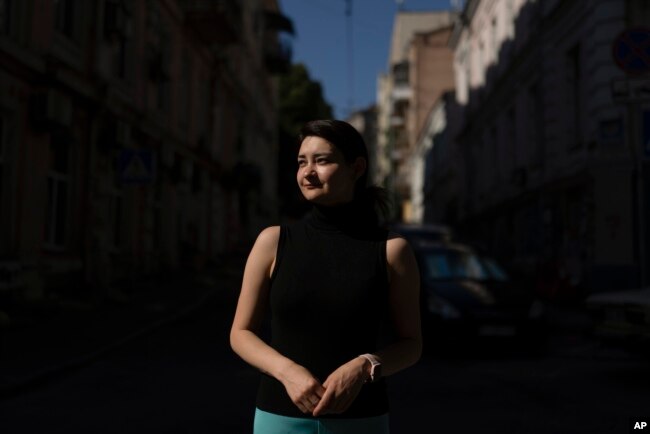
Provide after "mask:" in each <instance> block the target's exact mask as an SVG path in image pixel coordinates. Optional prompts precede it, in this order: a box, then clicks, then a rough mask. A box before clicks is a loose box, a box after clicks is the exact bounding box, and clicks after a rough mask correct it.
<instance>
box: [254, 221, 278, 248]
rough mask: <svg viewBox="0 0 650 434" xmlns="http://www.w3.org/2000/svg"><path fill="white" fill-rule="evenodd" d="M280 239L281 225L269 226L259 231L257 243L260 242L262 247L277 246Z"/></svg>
mask: <svg viewBox="0 0 650 434" xmlns="http://www.w3.org/2000/svg"><path fill="white" fill-rule="evenodd" d="M279 240H280V226H269V227H267V228H265V229H263V230H262V231H261V232H260V233H259V235H258V236H257V241H255V244H259V245H260V246H261V247H274V246H275V247H277V245H278V241H279Z"/></svg>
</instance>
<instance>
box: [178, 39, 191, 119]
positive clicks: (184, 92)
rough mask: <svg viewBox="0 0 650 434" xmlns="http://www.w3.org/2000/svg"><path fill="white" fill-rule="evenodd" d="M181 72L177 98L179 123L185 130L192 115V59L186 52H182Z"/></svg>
mask: <svg viewBox="0 0 650 434" xmlns="http://www.w3.org/2000/svg"><path fill="white" fill-rule="evenodd" d="M181 74H182V76H181V81H180V98H179V99H180V102H181V112H180V116H179V123H180V126H181V128H184V129H185V130H186V131H187V130H188V128H189V125H190V119H191V117H192V110H191V109H190V107H191V106H192V105H191V104H192V59H191V58H190V56H189V55H188V54H187V52H185V53H183V61H182V73H181Z"/></svg>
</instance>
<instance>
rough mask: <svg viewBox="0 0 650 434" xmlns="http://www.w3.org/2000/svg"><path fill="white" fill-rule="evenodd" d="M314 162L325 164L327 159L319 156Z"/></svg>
mask: <svg viewBox="0 0 650 434" xmlns="http://www.w3.org/2000/svg"><path fill="white" fill-rule="evenodd" d="M316 162H317V163H318V164H327V163H329V160H326V159H324V158H321V159H319V160H316Z"/></svg>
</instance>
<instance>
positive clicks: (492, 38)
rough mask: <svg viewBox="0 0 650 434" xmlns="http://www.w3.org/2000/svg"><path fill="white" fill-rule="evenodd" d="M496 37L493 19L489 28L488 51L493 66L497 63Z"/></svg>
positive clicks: (494, 19) (497, 47) (495, 22)
mask: <svg viewBox="0 0 650 434" xmlns="http://www.w3.org/2000/svg"><path fill="white" fill-rule="evenodd" d="M498 36H499V35H498V27H497V19H496V17H494V18H492V25H491V26H490V45H491V46H490V50H492V53H491V55H492V60H493V61H494V63H495V64H496V63H498V62H499V46H498Z"/></svg>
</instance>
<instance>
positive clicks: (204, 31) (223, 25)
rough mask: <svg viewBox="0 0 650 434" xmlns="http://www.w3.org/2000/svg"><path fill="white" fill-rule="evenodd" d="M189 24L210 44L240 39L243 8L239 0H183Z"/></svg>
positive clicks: (229, 42)
mask: <svg viewBox="0 0 650 434" xmlns="http://www.w3.org/2000/svg"><path fill="white" fill-rule="evenodd" d="M181 6H182V8H183V11H184V12H185V19H186V22H187V25H188V26H189V27H191V28H193V29H194V30H195V31H196V32H197V33H198V35H199V37H200V38H201V39H203V40H204V41H205V42H206V43H208V44H222V45H228V44H233V43H235V42H237V41H239V39H240V37H241V28H242V9H241V4H240V3H239V1H238V0H182V1H181Z"/></svg>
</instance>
